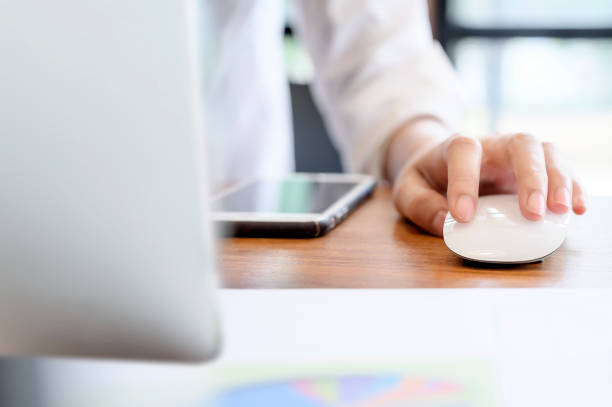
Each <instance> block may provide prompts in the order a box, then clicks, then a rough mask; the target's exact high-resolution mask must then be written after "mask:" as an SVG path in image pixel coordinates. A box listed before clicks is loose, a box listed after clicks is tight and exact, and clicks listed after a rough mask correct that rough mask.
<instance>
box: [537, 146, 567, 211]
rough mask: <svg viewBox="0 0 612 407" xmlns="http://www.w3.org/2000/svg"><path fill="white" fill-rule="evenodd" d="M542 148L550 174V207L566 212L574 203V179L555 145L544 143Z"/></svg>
mask: <svg viewBox="0 0 612 407" xmlns="http://www.w3.org/2000/svg"><path fill="white" fill-rule="evenodd" d="M542 148H543V149H544V159H545V162H546V173H547V174H548V202H547V203H548V208H549V209H550V210H551V211H553V212H555V213H566V212H567V211H569V208H570V205H572V188H573V186H572V180H571V178H570V176H569V174H568V173H567V171H566V170H565V169H564V168H563V166H562V163H561V159H560V157H559V155H558V153H557V152H556V150H555V148H554V146H553V145H552V144H551V143H542Z"/></svg>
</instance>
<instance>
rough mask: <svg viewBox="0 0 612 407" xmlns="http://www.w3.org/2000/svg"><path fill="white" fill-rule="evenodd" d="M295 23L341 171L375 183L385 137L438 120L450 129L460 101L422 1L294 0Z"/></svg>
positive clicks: (459, 90)
mask: <svg viewBox="0 0 612 407" xmlns="http://www.w3.org/2000/svg"><path fill="white" fill-rule="evenodd" d="M295 6H296V10H295V11H296V19H297V21H296V23H297V27H296V28H297V31H298V34H299V35H301V37H302V39H303V40H304V42H305V44H306V47H307V48H308V51H309V53H310V55H311V57H312V59H313V62H314V65H315V72H316V73H315V80H314V84H313V88H312V90H313V94H314V98H315V101H316V102H317V104H318V106H319V108H320V109H321V111H322V114H323V117H324V119H325V122H326V125H327V127H328V129H329V131H330V133H331V135H332V138H333V140H334V142H335V144H336V146H337V147H338V149H339V150H340V153H341V156H342V161H343V165H344V168H345V169H346V170H348V171H356V172H367V173H371V174H375V175H377V176H379V177H380V175H381V173H382V165H383V163H382V159H383V154H384V151H385V148H386V145H387V141H388V140H389V137H390V136H391V134H392V133H393V131H394V130H396V129H397V128H399V127H400V126H401V125H402V124H403V123H405V122H407V121H408V120H411V119H412V118H415V117H417V116H422V115H430V116H435V117H437V118H438V119H439V120H441V121H442V122H444V123H445V124H446V125H447V126H448V127H449V128H450V129H451V130H453V131H454V130H457V129H458V127H459V126H460V123H461V121H462V119H463V105H464V102H463V101H464V95H463V91H462V88H461V86H460V85H459V81H458V80H457V77H456V75H455V72H454V70H453V68H452V66H451V64H450V62H449V61H448V58H447V57H446V55H445V54H444V51H443V50H442V48H441V47H440V45H439V44H438V43H437V42H435V41H434V40H433V39H432V36H431V28H430V25H429V19H428V13H427V1H426V0H382V1H381V0H296V1H295Z"/></svg>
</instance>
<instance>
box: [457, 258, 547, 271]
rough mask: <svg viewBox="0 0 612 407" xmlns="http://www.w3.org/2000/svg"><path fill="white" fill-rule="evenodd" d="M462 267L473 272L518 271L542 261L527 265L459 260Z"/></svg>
mask: <svg viewBox="0 0 612 407" xmlns="http://www.w3.org/2000/svg"><path fill="white" fill-rule="evenodd" d="M460 261H461V263H462V264H463V266H465V267H468V268H471V269H475V270H485V269H486V270H492V269H493V270H518V269H521V268H525V266H533V265H538V264H541V263H542V260H536V261H532V262H529V263H488V262H485V261H475V260H468V259H461V260H460Z"/></svg>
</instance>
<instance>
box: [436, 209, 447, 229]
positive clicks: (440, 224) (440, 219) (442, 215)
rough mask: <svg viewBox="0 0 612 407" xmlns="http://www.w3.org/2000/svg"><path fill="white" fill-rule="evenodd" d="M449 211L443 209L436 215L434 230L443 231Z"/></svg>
mask: <svg viewBox="0 0 612 407" xmlns="http://www.w3.org/2000/svg"><path fill="white" fill-rule="evenodd" d="M447 213H448V211H446V210H442V211H440V212H438V213H437V214H436V216H434V219H433V229H434V230H437V231H438V232H440V233H442V231H443V230H444V220H445V219H446V214H447Z"/></svg>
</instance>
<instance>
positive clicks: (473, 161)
mask: <svg viewBox="0 0 612 407" xmlns="http://www.w3.org/2000/svg"><path fill="white" fill-rule="evenodd" d="M481 159H482V146H481V144H480V142H479V141H478V140H477V139H475V138H471V137H466V136H455V137H452V138H451V139H449V140H448V141H447V149H446V162H447V167H448V186H447V199H448V205H449V208H450V212H451V215H453V218H455V219H456V220H457V221H459V222H469V221H470V220H472V218H473V217H474V212H475V211H476V203H477V202H478V185H479V183H480V162H481Z"/></svg>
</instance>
